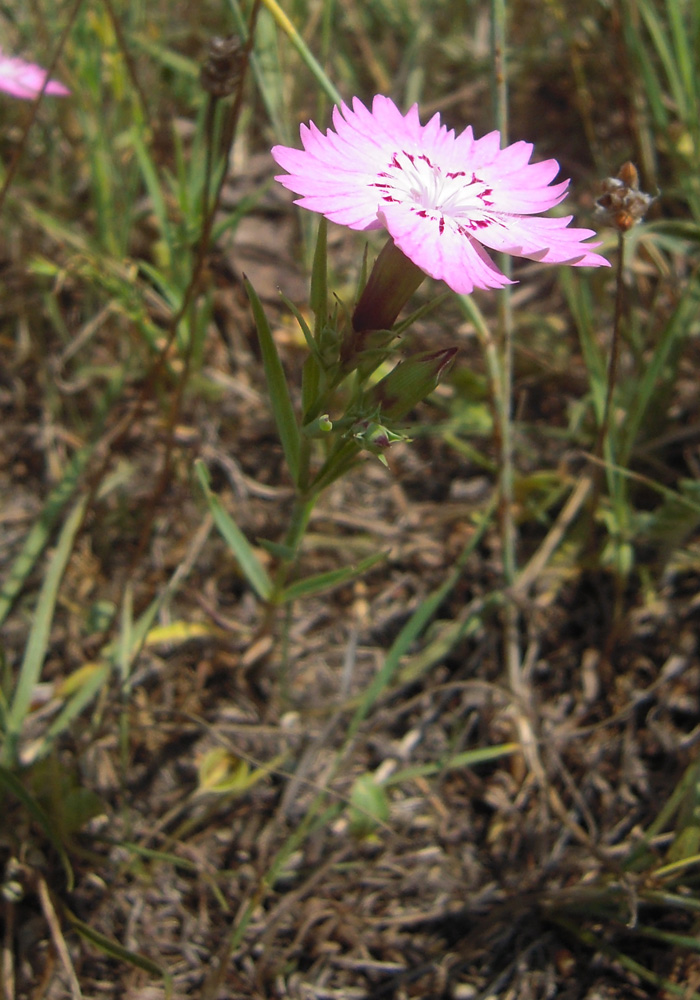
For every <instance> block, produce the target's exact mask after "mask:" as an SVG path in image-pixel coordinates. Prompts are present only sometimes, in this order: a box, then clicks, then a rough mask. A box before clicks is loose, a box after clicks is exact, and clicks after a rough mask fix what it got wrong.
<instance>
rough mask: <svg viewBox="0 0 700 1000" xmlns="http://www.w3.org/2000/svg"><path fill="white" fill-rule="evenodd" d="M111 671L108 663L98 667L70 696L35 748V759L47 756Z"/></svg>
mask: <svg viewBox="0 0 700 1000" xmlns="http://www.w3.org/2000/svg"><path fill="white" fill-rule="evenodd" d="M110 673H111V671H110V668H109V667H108V666H106V665H104V666H100V667H97V669H96V670H95V671H94V673H93V674H92V676H91V677H90V678H89V679H88V680H86V682H85V683H84V684H82V685H81V686H80V687H79V688H78V690H77V691H76V692H75V694H73V695H72V696H71V697H70V698H69V700H68V701H67V702H66V704H65V705H64V706H63V708H62V709H61V711H60V712H59V714H58V715H57V716H56V718H55V719H54V720H53V722H52V723H51V725H50V726H49V728H48V729H47V730H46V733H45V735H44V737H43V739H42V741H41V743H40V744H39V745H38V746H37V747H36V749H35V750H34V754H33V757H34V759H35V760H36V759H38V758H40V757H44V756H46V754H47V753H48V752H49V751H50V750H51V747H52V745H53V743H54V741H55V740H56V739H57V738H58V737H59V736H60V735H61V734H62V733H63V732H65V731H66V729H68V727H69V726H70V724H71V722H72V721H73V720H74V719H76V718H77V717H78V716H79V715H80V713H81V712H82V711H83V709H84V708H85V707H86V705H89V704H90V702H91V701H92V700H93V698H94V697H95V695H96V694H97V692H98V691H100V690H101V688H102V687H103V685H104V684H106V683H107V680H108V678H109V675H110Z"/></svg>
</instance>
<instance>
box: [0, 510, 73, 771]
mask: <svg viewBox="0 0 700 1000" xmlns="http://www.w3.org/2000/svg"><path fill="white" fill-rule="evenodd" d="M87 502H88V501H87V497H82V498H81V499H80V500H79V501H78V503H76V505H75V506H74V507H73V510H72V511H71V512H70V514H69V515H68V518H67V519H66V522H65V524H64V525H63V529H62V531H61V534H60V536H59V539H58V544H57V546H56V550H55V551H54V553H53V556H52V557H51V562H50V563H49V567H48V570H47V572H46V576H45V578H44V584H43V586H42V588H41V592H40V594H39V598H38V601H37V604H36V608H35V611H34V622H33V624H32V630H31V632H30V634H29V640H28V642H27V647H26V651H25V654H24V659H23V660H22V666H21V667H20V671H19V678H18V681H17V687H16V689H15V694H14V698H13V700H12V705H11V707H10V711H9V713H8V717H7V731H6V734H5V735H6V742H5V746H4V747H3V760H4V762H5V763H6V764H8V763H14V762H15V761H16V757H17V746H18V743H19V737H20V733H21V732H22V726H23V725H24V719H25V717H26V715H27V712H28V711H29V706H30V704H31V700H32V694H33V692H34V688H35V686H36V684H37V681H38V680H39V676H40V675H41V668H42V666H43V663H44V657H45V656H46V648H47V645H48V641H49V632H50V629H51V623H52V621H53V615H54V609H55V607H56V598H57V597H58V588H59V585H60V583H61V579H62V578H63V573H64V571H65V569H66V566H67V565H68V560H69V559H70V556H71V553H72V551H73V544H74V542H75V539H76V536H77V534H78V531H79V530H80V526H81V525H82V523H83V517H84V516H85V510H86V508H87Z"/></svg>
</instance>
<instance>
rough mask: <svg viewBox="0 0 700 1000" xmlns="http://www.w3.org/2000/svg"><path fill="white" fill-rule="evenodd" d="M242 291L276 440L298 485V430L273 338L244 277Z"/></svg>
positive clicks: (260, 304) (265, 317)
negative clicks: (252, 322) (254, 330)
mask: <svg viewBox="0 0 700 1000" xmlns="http://www.w3.org/2000/svg"><path fill="white" fill-rule="evenodd" d="M245 288H246V291H247V293H248V299H249V300H250V305H251V308H252V310H253V317H254V319H255V326H256V328H257V331H258V340H259V342H260V350H261V351H262V361H263V367H264V369H265V378H266V380H267V388H268V391H269V393H270V401H271V404H272V412H273V415H274V418H275V423H276V425H277V432H278V434H279V436H280V441H281V442H282V449H283V451H284V457H285V458H286V460H287V466H288V468H289V471H290V473H291V476H292V479H293V480H294V482H295V483H296V484H298V483H299V455H300V450H301V443H300V439H299V427H298V425H297V420H296V416H295V413H294V407H293V406H292V400H291V397H290V395H289V388H288V386H287V379H286V378H285V374H284V369H283V368H282V362H281V361H280V357H279V354H278V353H277V346H276V344H275V340H274V337H273V336H272V330H271V328H270V324H269V323H268V320H267V316H266V315H265V310H264V309H263V307H262V303H261V301H260V299H259V298H258V296H257V293H256V291H255V289H254V288H253V286H252V285H251V283H250V282H249V281H248V279H247V278H246V279H245Z"/></svg>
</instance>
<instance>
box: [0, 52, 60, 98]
mask: <svg viewBox="0 0 700 1000" xmlns="http://www.w3.org/2000/svg"><path fill="white" fill-rule="evenodd" d="M45 79H46V70H45V69H43V68H42V67H41V66H37V65H36V63H28V62H25V61H24V59H17V58H15V57H14V56H6V55H5V54H4V53H3V51H2V49H0V90H4V91H5V93H6V94H10V95H11V96H12V97H21V98H23V99H25V100H31V99H32V98H35V97H36V96H37V95H38V94H40V93H41V89H42V87H44V80H45ZM44 93H45V94H51V95H52V96H54V97H66V96H67V95H68V94H70V90H69V89H68V88H67V87H64V86H63V84H62V83H59V82H58V80H49V82H48V83H47V84H46V87H44Z"/></svg>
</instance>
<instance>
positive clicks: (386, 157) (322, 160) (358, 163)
mask: <svg viewBox="0 0 700 1000" xmlns="http://www.w3.org/2000/svg"><path fill="white" fill-rule="evenodd" d="M333 125H334V127H335V129H334V130H333V129H328V131H327V132H326V133H325V135H324V134H323V132H321V131H320V130H319V129H318V128H317V127H316V126H315V125H314V124H313V122H311V123H310V124H309V125H308V126H307V125H302V126H301V141H302V145H303V147H304V148H303V149H293V148H290V147H288V146H275V147H274V148H273V149H272V155H273V157H274V158H275V160H276V161H277V163H278V164H279V165H280V166H281V167H282V169H283V170H285V171H286V173H285V174H280V175H279V176H278V177H277V180H278V181H279V182H280V183H281V184H283V185H284V186H285V187H286V188H289V189H290V190H291V191H293V192H294V193H295V194H297V195H300V196H301V197H300V198H299V199H298V200H297V204H298V205H301V206H303V207H304V208H308V209H310V210H311V211H314V212H320V213H321V214H322V215H325V216H326V217H327V218H328V219H330V220H331V221H333V222H337V223H340V224H341V225H344V226H349V227H350V228H351V229H360V230H369V229H379V228H381V227H384V228H385V229H386V230H387V231H388V233H389V235H390V237H391V238H392V240H393V241H394V243H395V244H396V246H397V247H398V248H399V249H400V250H401V251H402V253H403V254H405V256H406V257H408V258H409V259H410V260H411V261H412V262H413V263H414V264H416V265H417V266H418V267H419V268H421V269H422V270H423V271H425V273H426V274H429V275H431V276H432V277H433V278H438V279H442V280H443V281H445V282H446V283H447V284H448V285H449V286H450V288H452V289H454V291H456V292H460V293H463V294H467V293H469V292H471V291H472V290H473V289H474V288H499V287H502V286H503V285H506V284H509V283H510V281H509V279H508V278H507V277H506V276H505V275H504V274H503V273H502V272H501V271H500V270H499V269H498V268H497V267H496V265H495V264H494V262H493V261H492V260H491V258H490V257H489V255H488V253H487V252H486V250H485V248H489V249H491V250H497V251H503V252H504V253H508V254H513V255H514V256H517V257H528V258H530V259H531V260H537V261H541V262H542V263H545V264H572V265H575V266H591V267H599V266H608V261H606V260H605V258H604V257H601V256H600V255H599V254H597V253H594V252H593V251H592V250H591V246H597V244H595V243H594V244H590V243H585V242H584V241H585V240H587V239H588V238H589V237H591V236H594V235H595V233H594V232H593V230H591V229H576V228H570V227H569V223H570V222H571V219H572V216H570V215H569V216H560V217H546V218H545V217H542V216H541V215H538V214H537V213H540V212H546V211H547V210H548V209H550V208H552V207H553V206H554V205H557V204H558V203H559V202H560V201H562V199H563V198H564V197H565V195H566V190H567V187H568V184H569V182H568V181H566V180H565V181H559V182H557V183H552V181H553V180H554V178H555V177H556V175H557V174H558V172H559V164H558V163H557V161H556V160H544V161H542V162H540V163H530V157H531V155H532V150H533V147H532V145H531V144H530V143H528V142H515V143H513V144H512V145H510V146H506V147H505V148H504V149H502V148H501V137H500V133H498V132H490V133H489V134H488V135H485V136H483V137H482V138H481V139H475V138H474V133H473V131H472V129H471V127H469V128H466V129H465V130H464V131H463V132H461V133H460V134H459V135H456V134H455V132H454V130H452V129H448V128H447V127H446V126H445V125H443V124H441V122H440V115H439V114H435V115H433V117H432V118H431V119H430V121H429V122H428V123H427V124H426V125H421V122H420V118H419V115H418V105H414V106H413V107H412V108H411V109H410V110H409V111H408V112H407V113H406V114H405V115H404V114H402V113H401V112H400V111H399V109H398V108H397V107H396V105H395V104H394V103H393V101H391V100H390V99H389V98H388V97H383V96H381V95H378V96H377V97H375V98H374V100H373V102H372V110H371V111H370V110H369V109H368V108H366V107H365V106H364V104H363V103H362V102H361V101H360V100H359V99H358V98H354V99H353V102H352V108H350V107H349V106H348V105H346V104H341V106H340V107H339V108H338V107H336V108H334V109H333Z"/></svg>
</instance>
